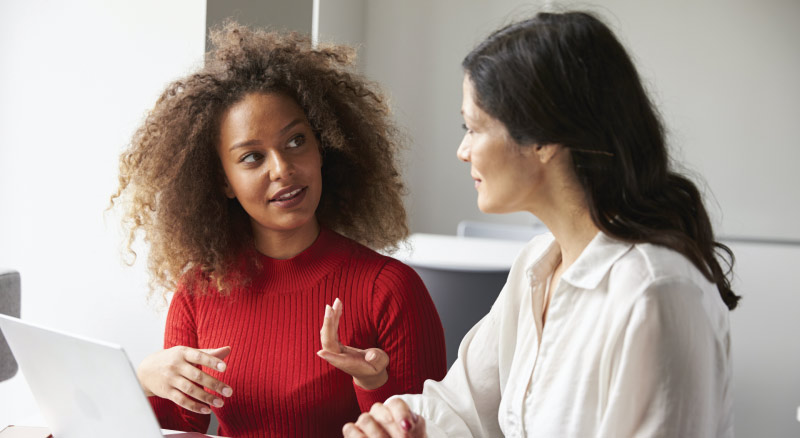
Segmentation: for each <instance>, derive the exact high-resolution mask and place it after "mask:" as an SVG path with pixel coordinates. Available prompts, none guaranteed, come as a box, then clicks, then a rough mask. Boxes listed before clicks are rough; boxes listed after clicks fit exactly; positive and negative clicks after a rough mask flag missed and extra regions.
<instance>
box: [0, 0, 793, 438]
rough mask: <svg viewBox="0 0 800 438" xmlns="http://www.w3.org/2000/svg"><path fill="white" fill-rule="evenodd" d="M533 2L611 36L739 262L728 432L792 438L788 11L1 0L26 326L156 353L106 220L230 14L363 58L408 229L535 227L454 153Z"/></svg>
mask: <svg viewBox="0 0 800 438" xmlns="http://www.w3.org/2000/svg"><path fill="white" fill-rule="evenodd" d="M543 8H545V9H555V10H560V9H567V8H578V9H584V10H589V11H592V12H595V13H597V14H598V15H600V16H601V17H602V18H603V19H604V20H605V21H606V22H607V23H608V24H609V25H610V26H611V27H612V28H613V29H614V30H615V32H616V33H617V35H618V36H619V37H620V38H621V39H622V41H623V43H624V44H625V45H626V47H627V48H628V49H629V51H630V53H632V54H633V56H634V58H635V62H636V64H637V67H638V68H639V71H640V74H641V75H642V77H643V79H644V80H645V82H646V84H647V86H648V89H649V91H650V93H651V96H652V98H653V100H654V101H655V103H656V105H657V106H658V107H659V108H660V110H661V112H662V115H663V118H664V120H665V122H666V125H667V128H668V131H669V140H670V145H671V147H672V154H673V158H674V159H675V160H676V163H677V164H678V165H679V166H680V168H682V169H684V171H685V172H686V173H688V174H689V175H690V176H692V177H693V178H694V179H695V180H696V181H697V182H698V183H699V184H700V186H701V188H702V189H703V191H704V193H705V196H706V200H707V205H708V207H709V208H710V210H711V213H712V216H713V220H714V223H715V226H716V229H717V232H718V234H719V235H720V236H721V237H722V238H723V240H724V241H725V242H726V243H728V244H729V245H731V247H732V248H733V249H734V251H735V252H736V254H737V256H738V265H737V271H736V274H737V277H736V280H735V283H734V284H735V286H737V288H736V289H735V290H736V291H737V292H738V293H740V294H742V295H743V296H744V299H743V301H742V303H741V306H740V308H739V309H737V310H736V311H734V312H733V313H732V314H731V319H732V324H733V340H734V346H733V347H734V348H733V349H734V365H735V370H734V373H735V375H736V387H735V391H736V422H737V434H738V435H739V436H743V437H750V436H761V437H772V436H776V437H777V436H798V435H800V423H798V418H797V416H798V414H799V413H798V406H800V342H798V340H797V339H798V335H800V310H798V309H800V294H798V292H799V291H798V289H800V288H798V286H797V281H796V280H795V279H794V276H793V275H791V274H792V273H793V272H794V271H795V270H797V269H798V267H800V227H798V223H800V193H799V192H798V189H800V176H798V172H797V171H796V169H795V167H796V166H797V163H799V162H800V140H798V138H799V137H798V129H797V126H798V120H800V81H798V78H799V77H800V50H798V44H799V43H800V26H797V23H798V22H799V21H800V2H798V1H797V0H762V1H759V2H751V1H746V0H695V1H687V0H674V1H669V2H665V1H655V0H606V1H599V0H595V1H586V2H581V3H574V2H561V1H550V2H521V1H511V0H493V1H491V2H490V1H477V0H461V1H459V0H403V1H390V0H263V1H255V0H251V1H242V0H235V1H221V0H219V1H217V0H207V1H206V0H169V1H160V0H138V1H136V2H128V1H122V0H112V1H109V0H73V1H69V2H62V1H56V0H49V1H48V0H3V1H0V268H6V269H14V270H17V271H19V272H20V274H21V281H22V316H23V318H25V319H28V320H32V321H35V322H39V323H42V324H45V325H49V326H52V327H56V328H59V329H62V330H67V331H71V332H74V333H79V334H83V335H86V336H91V337H96V338H101V339H104V340H107V341H111V342H115V343H118V344H121V345H123V346H124V347H125V348H126V350H127V352H128V354H129V355H130V356H131V359H132V361H133V363H134V364H138V362H139V361H140V360H141V359H142V358H143V357H144V356H145V355H146V354H148V353H150V352H152V351H154V350H156V349H158V348H160V347H161V339H162V330H163V324H164V317H165V309H166V305H165V303H164V302H162V301H160V300H158V299H155V300H149V301H148V300H147V299H146V298H147V297H146V292H147V281H148V277H147V273H146V272H145V269H144V265H145V263H144V260H145V257H146V248H145V247H143V246H142V245H138V246H137V247H136V248H137V250H138V251H137V252H138V253H139V262H137V263H136V264H135V265H134V266H133V267H128V266H126V265H125V264H124V263H122V260H123V254H122V251H121V249H122V234H121V230H120V227H119V219H118V214H117V212H115V211H113V210H112V211H106V208H107V207H108V206H109V197H110V196H111V194H113V193H114V191H115V189H116V182H117V171H118V164H117V160H118V157H119V154H120V152H121V151H122V149H123V148H125V147H126V145H127V144H128V142H129V140H130V137H131V135H132V133H133V131H134V130H135V129H136V127H137V126H138V124H139V123H141V122H142V120H143V118H144V116H145V114H146V112H147V110H148V108H150V107H151V106H152V105H153V103H154V102H155V100H156V98H157V96H158V95H159V94H160V92H161V90H162V89H163V88H164V87H165V86H166V85H167V84H168V83H169V82H170V81H171V80H174V79H176V78H178V77H180V76H182V75H184V74H186V73H188V72H189V71H191V70H192V69H193V68H196V67H198V66H199V65H200V64H201V63H202V59H203V53H204V51H205V50H206V36H207V29H208V28H209V27H210V26H214V25H217V24H219V23H221V22H222V21H223V20H224V19H226V18H229V17H232V18H234V19H237V20H238V21H240V22H242V23H245V24H250V25H256V26H269V27H272V28H276V29H288V30H296V31H300V32H304V33H310V34H312V35H313V36H314V37H315V38H317V39H318V41H320V42H339V43H347V44H352V45H355V46H357V47H358V53H359V58H358V69H359V70H360V71H361V72H362V73H364V74H365V75H366V76H367V77H369V78H370V79H371V80H374V81H376V82H377V83H379V84H380V85H381V86H382V88H383V90H384V91H385V93H386V94H387V95H388V96H389V98H390V102H391V105H392V108H393V111H394V117H395V118H396V121H397V123H398V124H399V126H400V127H401V128H402V129H403V131H404V133H405V135H406V138H407V140H408V141H407V148H406V150H405V153H404V155H403V172H404V176H405V178H406V183H407V186H408V192H409V194H408V198H407V206H408V209H409V213H410V219H411V228H412V231H413V232H415V233H436V234H446V235H454V234H455V232H456V226H457V224H458V223H459V222H460V221H462V220H476V221H483V222H492V223H501V224H514V225H531V224H533V223H534V222H535V218H533V217H532V216H530V215H524V214H512V215H500V216H496V215H493V216H488V215H484V214H482V213H480V211H479V210H478V209H477V206H476V196H475V191H474V188H473V185H472V180H471V178H470V176H469V169H468V165H467V164H464V163H461V162H459V161H458V160H457V159H456V157H455V151H456V148H457V147H458V144H459V142H460V140H461V136H462V129H461V123H462V120H461V117H460V113H459V112H460V105H461V79H462V72H461V67H460V62H461V59H462V58H463V56H464V55H465V54H466V53H467V52H468V51H469V50H470V49H471V48H472V47H473V46H474V45H475V44H476V43H478V42H479V41H481V40H482V39H483V38H484V37H485V36H487V35H488V33H489V32H491V31H492V30H494V29H496V28H497V27H499V26H501V25H503V24H507V23H509V22H512V21H515V20H518V19H521V18H524V17H527V16H531V15H533V14H535V13H536V12H537V11H539V10H542V9H543ZM445 206H446V208H445ZM496 292H497V291H491V293H495V294H496ZM35 411H36V409H35V404H34V402H33V400H32V398H31V396H30V394H29V393H28V392H27V388H26V386H25V383H24V380H23V379H22V376H20V375H17V376H16V377H15V378H14V379H11V380H10V381H7V382H2V383H0V428H2V427H3V426H5V425H7V424H13V423H16V424H22V423H20V421H21V419H23V420H24V419H26V418H31V420H30V421H37V419H36V417H35V414H31V412H35ZM39 421H40V420H39Z"/></svg>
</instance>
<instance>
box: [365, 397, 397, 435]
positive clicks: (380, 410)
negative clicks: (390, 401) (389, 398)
mask: <svg viewBox="0 0 800 438" xmlns="http://www.w3.org/2000/svg"><path fill="white" fill-rule="evenodd" d="M369 414H370V415H371V416H372V418H374V419H375V421H376V422H378V423H380V425H381V427H383V429H384V430H386V431H387V432H388V433H389V434H390V435H391V436H393V437H395V436H403V433H404V432H403V431H402V430H401V429H400V426H399V424H397V422H395V420H394V416H392V412H391V411H390V410H389V409H388V408H387V407H386V405H384V404H383V403H375V404H374V405H372V407H371V408H370V409H369Z"/></svg>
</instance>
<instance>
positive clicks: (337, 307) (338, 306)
mask: <svg viewBox="0 0 800 438" xmlns="http://www.w3.org/2000/svg"><path fill="white" fill-rule="evenodd" d="M343 307H344V306H342V301H341V300H340V299H339V298H336V299H335V300H333V320H334V321H335V322H336V324H335V325H334V327H333V330H334V333H336V340H337V342H338V340H339V322H340V321H341V320H342V308H343Z"/></svg>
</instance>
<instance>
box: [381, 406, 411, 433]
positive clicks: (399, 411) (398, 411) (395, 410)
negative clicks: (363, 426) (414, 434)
mask: <svg viewBox="0 0 800 438" xmlns="http://www.w3.org/2000/svg"><path fill="white" fill-rule="evenodd" d="M384 406H386V408H387V409H388V410H389V412H391V414H392V418H394V420H395V422H396V423H397V425H398V427H399V428H400V429H401V430H404V431H406V432H410V431H411V430H416V426H417V423H419V419H420V417H419V415H416V414H414V413H413V412H411V409H410V408H409V407H408V405H407V404H406V402H404V401H403V400H400V399H392V400H390V401H389V402H388V403H386V404H385V405H384Z"/></svg>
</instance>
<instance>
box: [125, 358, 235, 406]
mask: <svg viewBox="0 0 800 438" xmlns="http://www.w3.org/2000/svg"><path fill="white" fill-rule="evenodd" d="M230 353H231V347H222V348H214V349H205V350H199V349H196V348H189V347H183V346H178V347H172V348H169V349H167V350H161V351H159V352H156V353H153V354H151V355H149V356H147V357H146V358H145V359H144V360H143V361H142V363H141V364H139V368H137V369H136V376H137V377H138V378H139V384H140V385H142V389H144V391H145V394H146V395H147V396H148V397H149V396H153V395H156V396H159V397H161V398H166V399H169V400H172V401H173V402H175V404H177V405H179V406H182V407H184V408H186V409H188V410H190V411H193V412H197V413H200V414H210V413H211V409H209V406H210V405H214V406H216V407H218V408H219V407H222V405H223V404H224V402H223V401H222V399H221V398H219V397H217V396H215V395H214V394H210V393H208V392H206V391H205V390H203V387H206V388H209V389H211V390H213V391H216V392H217V393H219V394H222V395H223V396H225V397H230V396H231V394H233V390H232V389H231V388H230V387H229V386H228V385H226V384H225V383H223V382H220V381H219V380H217V379H215V378H213V377H211V376H209V375H208V374H206V373H204V372H203V371H202V370H201V369H200V368H198V367H197V366H196V365H203V366H206V367H208V368H212V369H215V370H219V371H225V368H226V367H227V365H226V364H225V362H223V361H222V359H225V358H226V357H228V355H229V354H230ZM200 402H203V403H200Z"/></svg>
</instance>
